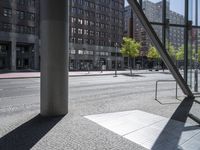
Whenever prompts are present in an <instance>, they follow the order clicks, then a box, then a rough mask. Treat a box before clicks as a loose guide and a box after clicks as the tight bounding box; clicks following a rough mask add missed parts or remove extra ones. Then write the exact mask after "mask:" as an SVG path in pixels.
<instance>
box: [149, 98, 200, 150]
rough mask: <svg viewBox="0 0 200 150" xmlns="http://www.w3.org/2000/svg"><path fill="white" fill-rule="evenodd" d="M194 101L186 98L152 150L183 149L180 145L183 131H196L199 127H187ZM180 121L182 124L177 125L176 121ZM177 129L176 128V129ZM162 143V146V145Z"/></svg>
mask: <svg viewBox="0 0 200 150" xmlns="http://www.w3.org/2000/svg"><path fill="white" fill-rule="evenodd" d="M193 102H194V100H193V99H188V98H185V99H184V100H183V101H182V102H181V103H180V105H179V106H178V108H177V109H176V111H175V112H174V113H173V115H172V117H171V118H170V120H169V121H168V122H167V124H166V126H165V127H164V129H163V130H162V132H161V133H160V135H159V137H158V138H157V140H156V142H155V143H154V145H153V146H152V150H158V149H162V150H169V149H181V148H180V147H179V146H178V144H179V140H180V138H181V135H182V132H183V131H188V130H195V129H197V128H199V126H191V127H185V123H186V120H187V118H188V115H189V112H190V110H191V107H192V105H193ZM174 120H176V121H180V122H182V123H178V124H177V123H175V121H174ZM174 127H175V128H174ZM162 141H164V142H162ZM161 143H162V145H161Z"/></svg>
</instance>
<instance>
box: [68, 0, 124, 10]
mask: <svg viewBox="0 0 200 150" xmlns="http://www.w3.org/2000/svg"><path fill="white" fill-rule="evenodd" d="M97 3H98V4H105V5H110V3H111V5H112V6H113V7H119V8H121V9H122V8H123V7H124V3H123V1H121V3H120V2H119V1H118V0H95V3H94V2H90V1H88V0H73V1H72V4H79V5H81V6H85V7H89V8H93V9H95V8H97V7H98V6H99V5H98V4H97Z"/></svg>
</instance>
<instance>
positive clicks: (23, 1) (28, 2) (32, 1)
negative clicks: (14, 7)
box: [17, 0, 36, 7]
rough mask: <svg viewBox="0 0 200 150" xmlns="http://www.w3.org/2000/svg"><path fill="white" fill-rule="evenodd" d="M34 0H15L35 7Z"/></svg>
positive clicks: (19, 3) (20, 3)
mask: <svg viewBox="0 0 200 150" xmlns="http://www.w3.org/2000/svg"><path fill="white" fill-rule="evenodd" d="M35 1H36V0H17V4H18V5H22V6H24V5H25V6H33V7H35V3H36V2H35Z"/></svg>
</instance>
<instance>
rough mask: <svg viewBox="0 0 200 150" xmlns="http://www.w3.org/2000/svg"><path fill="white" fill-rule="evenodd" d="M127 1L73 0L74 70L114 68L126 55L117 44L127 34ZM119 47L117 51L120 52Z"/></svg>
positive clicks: (71, 28) (71, 66) (71, 27)
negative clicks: (124, 31) (124, 15)
mask: <svg viewBox="0 0 200 150" xmlns="http://www.w3.org/2000/svg"><path fill="white" fill-rule="evenodd" d="M123 10H124V0H95V1H94V0H71V1H70V69H71V70H88V69H89V70H91V69H99V68H103V69H107V70H110V69H114V68H115V60H116V55H117V62H118V68H122V67H123V64H124V63H123V57H121V55H120V53H119V48H117V49H116V45H117V47H118V46H119V45H120V44H121V42H122V37H123V27H124V24H123ZM116 50H117V52H116Z"/></svg>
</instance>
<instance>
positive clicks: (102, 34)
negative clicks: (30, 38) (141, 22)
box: [71, 28, 118, 38]
mask: <svg viewBox="0 0 200 150" xmlns="http://www.w3.org/2000/svg"><path fill="white" fill-rule="evenodd" d="M71 34H72V35H74V34H79V35H85V36H95V37H101V38H105V37H111V34H110V33H108V32H101V31H94V30H88V29H81V28H71ZM117 35H118V34H112V36H113V37H114V38H116V37H117Z"/></svg>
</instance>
